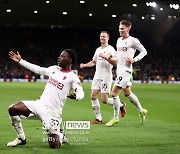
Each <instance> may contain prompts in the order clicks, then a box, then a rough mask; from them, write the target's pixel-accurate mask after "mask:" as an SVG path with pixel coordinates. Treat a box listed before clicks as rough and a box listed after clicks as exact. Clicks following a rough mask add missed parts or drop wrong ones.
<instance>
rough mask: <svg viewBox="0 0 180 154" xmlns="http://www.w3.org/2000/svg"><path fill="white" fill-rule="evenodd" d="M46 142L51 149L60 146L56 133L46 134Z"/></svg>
mask: <svg viewBox="0 0 180 154" xmlns="http://www.w3.org/2000/svg"><path fill="white" fill-rule="evenodd" d="M48 143H49V147H50V148H51V149H57V148H60V147H61V143H60V139H59V136H58V135H56V134H51V135H48Z"/></svg>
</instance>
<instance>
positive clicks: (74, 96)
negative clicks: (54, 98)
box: [67, 93, 76, 99]
mask: <svg viewBox="0 0 180 154" xmlns="http://www.w3.org/2000/svg"><path fill="white" fill-rule="evenodd" d="M67 97H68V98H70V99H76V94H75V93H72V94H69V95H68V96H67Z"/></svg>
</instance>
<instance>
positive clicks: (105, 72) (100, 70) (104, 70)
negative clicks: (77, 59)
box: [93, 45, 116, 81]
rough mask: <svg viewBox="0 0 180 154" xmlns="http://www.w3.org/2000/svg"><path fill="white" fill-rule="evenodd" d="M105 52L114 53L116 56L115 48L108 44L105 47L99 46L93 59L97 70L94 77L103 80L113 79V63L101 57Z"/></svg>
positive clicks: (107, 53)
mask: <svg viewBox="0 0 180 154" xmlns="http://www.w3.org/2000/svg"><path fill="white" fill-rule="evenodd" d="M100 53H104V54H106V55H112V56H113V57H114V56H115V53H116V51H115V49H114V48H113V47H112V46H111V45H108V46H107V47H105V48H101V47H98V48H97V49H96V51H95V54H94V56H93V61H95V62H96V72H95V75H94V79H101V80H110V81H111V80H112V68H113V65H112V64H110V63H109V62H108V61H107V60H105V59H104V58H102V57H100V56H99V54H100Z"/></svg>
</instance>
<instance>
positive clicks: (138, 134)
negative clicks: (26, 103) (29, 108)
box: [0, 83, 180, 154]
mask: <svg viewBox="0 0 180 154" xmlns="http://www.w3.org/2000/svg"><path fill="white" fill-rule="evenodd" d="M44 86H45V83H0V132H1V133H0V153H3V154H6V153H7V154H11V153H13V154H16V153H18V154H21V153H23V154H24V153H26V154H29V153H38V154H39V153H43V154H45V153H51V152H53V153H73V154H74V153H78V154H81V153H82V154H83V153H86V154H88V153H91V154H92V153H97V154H100V153H114V154H115V153H121V154H126V153H133V154H141V153H142V154H145V153H153V154H156V153H157V154H161V153H163V154H177V153H179V149H180V148H179V143H180V112H179V110H180V105H179V103H180V102H179V100H180V95H179V93H180V85H174V84H134V85H133V86H132V89H133V92H134V93H135V94H136V95H137V96H138V97H139V99H140V101H141V103H142V105H143V107H144V108H147V109H148V115H147V121H146V122H145V123H144V124H143V125H141V124H140V119H139V116H138V112H137V110H136V109H135V107H134V106H133V105H132V104H131V103H130V102H129V100H128V99H127V98H125V97H124V96H123V95H122V94H121V95H120V97H121V100H122V101H124V102H126V105H127V114H126V115H125V117H124V118H120V122H119V123H118V124H117V125H115V126H114V127H105V125H103V124H102V125H91V128H90V130H86V131H85V130H82V131H77V130H76V131H75V130H74V131H69V130H65V131H66V132H67V137H68V138H69V140H70V141H69V143H68V144H64V145H63V146H62V148H61V149H55V150H54V149H49V147H48V143H47V142H45V143H44V142H43V139H44V138H45V137H46V135H45V134H43V131H42V129H41V123H40V121H33V120H22V124H23V128H24V131H25V133H26V138H27V142H28V143H27V144H26V145H25V146H18V147H14V148H11V147H6V143H7V142H9V141H11V140H13V139H14V138H15V137H16V133H15V131H14V130H13V128H12V126H11V123H10V120H9V117H8V112H7V110H8V106H9V105H11V104H12V103H16V102H18V101H20V100H34V99H37V98H39V96H40V95H41V93H42V91H43V88H44ZM83 87H84V91H85V98H84V99H83V100H81V101H77V102H76V101H72V100H70V99H67V103H66V104H65V107H64V110H63V115H62V118H63V120H64V121H71V120H72V121H78V120H79V121H82V120H87V121H91V120H93V119H94V113H93V110H92V108H91V101H90V84H88V83H86V84H83ZM101 113H102V117H103V122H104V123H106V122H108V121H109V120H110V119H111V118H112V116H113V108H112V107H111V106H109V105H105V104H102V103H101ZM73 133H74V134H73ZM77 133H78V134H77Z"/></svg>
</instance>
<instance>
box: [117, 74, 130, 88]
mask: <svg viewBox="0 0 180 154" xmlns="http://www.w3.org/2000/svg"><path fill="white" fill-rule="evenodd" d="M131 76H132V74H131V73H130V72H128V71H124V72H122V73H120V74H118V76H117V77H116V81H115V83H114V84H115V85H116V86H117V87H121V88H123V89H125V88H126V87H130V86H131V85H132V82H131V81H130V78H131Z"/></svg>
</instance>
